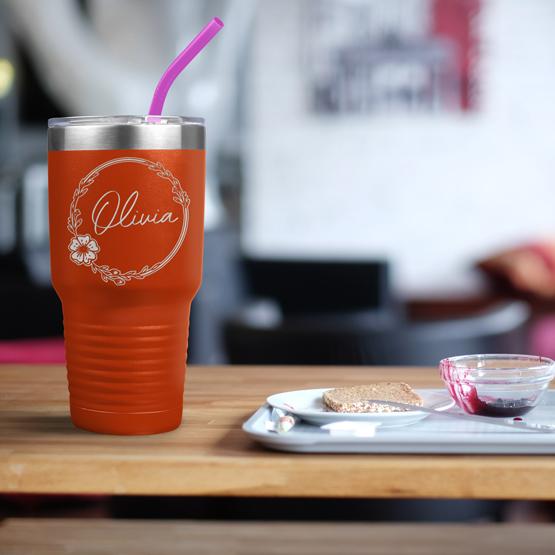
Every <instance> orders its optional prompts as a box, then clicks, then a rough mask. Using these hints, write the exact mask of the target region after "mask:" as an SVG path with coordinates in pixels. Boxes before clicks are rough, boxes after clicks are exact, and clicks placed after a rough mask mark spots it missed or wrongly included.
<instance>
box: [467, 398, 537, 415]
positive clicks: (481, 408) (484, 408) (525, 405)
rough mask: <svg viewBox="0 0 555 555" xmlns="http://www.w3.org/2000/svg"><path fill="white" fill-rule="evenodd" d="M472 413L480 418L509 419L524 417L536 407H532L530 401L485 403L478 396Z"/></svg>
mask: <svg viewBox="0 0 555 555" xmlns="http://www.w3.org/2000/svg"><path fill="white" fill-rule="evenodd" d="M471 406H472V412H473V414H478V415H480V416H497V417H502V418H509V417H514V416H522V415H523V414H526V413H528V412H530V411H531V410H532V409H533V408H534V407H533V406H531V405H530V400H529V399H509V400H503V399H495V400H491V401H489V400H488V401H484V400H482V399H480V398H479V397H478V396H476V397H475V398H474V399H473V400H472V405H471Z"/></svg>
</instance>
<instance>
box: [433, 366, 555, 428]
mask: <svg viewBox="0 0 555 555" xmlns="http://www.w3.org/2000/svg"><path fill="white" fill-rule="evenodd" d="M439 371H440V374H441V378H442V379H443V381H444V382H445V385H446V386H447V389H448V390H449V393H450V394H451V396H452V397H453V399H454V400H455V402H456V403H457V405H458V406H459V407H461V408H462V409H463V410H464V411H465V412H467V413H469V414H480V415H483V416H499V417H505V418H507V417H514V416H522V415H523V414H526V413H527V412H529V411H531V410H532V409H533V408H534V407H535V406H536V405H537V404H538V403H539V401H540V399H541V397H542V395H543V393H544V392H545V390H546V389H547V387H548V386H549V382H550V381H551V380H552V379H553V377H554V376H555V362H554V361H552V360H551V359H550V358H546V357H538V356H530V355H464V356H457V357H451V358H445V359H443V360H442V361H441V362H440V363H439Z"/></svg>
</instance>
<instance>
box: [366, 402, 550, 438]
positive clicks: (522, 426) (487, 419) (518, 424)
mask: <svg viewBox="0 0 555 555" xmlns="http://www.w3.org/2000/svg"><path fill="white" fill-rule="evenodd" d="M367 402H368V403H376V404H380V405H388V406H390V407H395V408H398V409H405V410H415V411H420V412H425V413H427V414H436V415H437V416H445V417H446V418H456V419H457V420H468V421H469V422H484V423H486V424H493V425H494V426H503V427H505V428H512V429H513V430H514V429H515V428H516V429H519V430H528V431H530V432H540V433H553V432H555V425H551V424H535V423H532V422H524V421H521V420H502V419H500V418H495V417H491V416H479V415H477V414H466V413H460V412H447V411H441V410H436V409H429V408H426V407H420V406H418V405H411V404H409V403H397V402H396V401H384V400H383V399H369V400H368V401H367Z"/></svg>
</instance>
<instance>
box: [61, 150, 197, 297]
mask: <svg viewBox="0 0 555 555" xmlns="http://www.w3.org/2000/svg"><path fill="white" fill-rule="evenodd" d="M129 163H131V164H141V165H143V166H146V167H147V168H148V169H149V170H150V171H152V172H154V173H155V174H156V175H157V176H158V177H160V178H161V179H165V180H166V181H168V182H169V183H170V184H171V192H172V198H173V201H174V202H175V203H177V204H179V205H180V206H181V209H182V212H183V225H182V227H181V233H180V234H179V237H178V239H177V241H176V243H175V245H174V246H173V248H172V250H171V251H170V252H169V254H168V255H167V256H166V257H165V258H164V259H163V260H160V261H159V262H156V263H155V264H152V265H145V266H143V267H142V268H141V269H140V270H129V271H127V272H123V271H121V270H120V269H118V268H113V267H110V266H109V265H107V264H99V263H98V261H97V258H98V253H99V252H100V250H101V249H100V245H99V244H98V241H97V240H96V239H92V238H91V236H90V235H89V234H88V233H87V234H84V235H80V234H79V227H80V226H81V224H82V223H83V218H82V214H81V210H80V209H79V208H78V206H77V205H78V202H79V199H80V198H82V197H84V196H85V195H86V194H87V192H88V191H89V187H90V186H91V185H92V184H93V183H94V182H95V180H96V178H97V177H98V176H99V175H100V173H101V172H102V171H103V170H105V169H106V168H108V167H110V166H114V165H116V164H129ZM189 204H190V199H189V197H188V195H187V193H186V192H185V191H184V190H183V189H182V188H181V184H180V183H179V180H178V179H177V178H176V177H175V176H174V175H173V174H172V173H171V172H170V171H169V170H167V169H166V168H165V167H164V166H163V165H162V164H161V163H160V162H151V161H149V160H145V159H143V158H132V157H127V158H114V159H113V160H109V161H108V162H104V163H103V164H100V165H99V166H97V167H96V168H94V169H93V170H91V171H90V172H89V173H88V174H87V175H86V176H85V177H83V179H81V181H79V184H78V185H77V188H76V189H75V191H74V192H73V199H72V201H71V204H70V207H69V218H68V219H67V229H68V230H69V232H70V233H71V236H72V237H71V240H70V242H69V245H68V249H69V251H70V254H69V258H70V260H71V261H72V262H73V263H74V264H77V265H78V266H81V265H83V266H88V267H89V268H90V269H91V270H92V272H93V274H99V275H100V277H101V278H102V281H104V282H105V283H108V282H112V283H114V284H115V285H118V286H122V285H125V284H126V283H128V282H129V281H131V280H132V279H144V278H146V277H148V276H150V275H152V274H154V273H156V272H157V271H158V270H160V269H162V268H163V267H164V266H165V265H166V264H168V263H169V262H170V260H171V259H172V258H173V257H174V256H175V255H176V253H177V251H178V250H179V248H180V247H181V245H182V243H183V241H184V239H185V235H187V227H188V225H189Z"/></svg>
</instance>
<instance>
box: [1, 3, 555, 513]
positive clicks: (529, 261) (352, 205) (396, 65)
mask: <svg viewBox="0 0 555 555" xmlns="http://www.w3.org/2000/svg"><path fill="white" fill-rule="evenodd" d="M215 14H218V15H220V16H221V18H222V19H223V20H224V21H225V22H226V27H225V29H224V31H223V32H222V33H221V35H220V36H219V37H218V40H217V41H214V43H213V44H212V45H210V47H209V48H208V49H207V50H206V51H205V53H203V55H202V56H201V57H200V58H199V59H198V60H196V61H195V62H194V63H193V64H192V65H191V67H190V68H189V69H188V70H187V71H186V72H185V73H184V74H183V75H182V76H181V77H180V78H179V79H178V80H177V82H176V83H175V86H174V87H173V88H172V91H171V93H170V95H169V98H168V101H167V104H166V113H167V114H176V115H188V116H203V117H205V118H206V123H207V130H208V183H207V196H206V206H207V210H206V222H205V229H206V245H205V249H206V250H205V262H204V274H205V275H204V284H203V288H202V290H201V292H200V293H199V295H198V297H197V298H196V300H195V303H194V307H193V313H192V320H191V338H190V353H189V360H190V362H193V363H203V364H217V363H228V362H230V363H252V364H262V363H264V364H296V363H303V364H380V365H394V364H405V365H419V364H425V365H435V364H436V363H437V361H438V360H439V359H440V358H442V357H443V356H447V355H455V354H463V353H471V352H533V353H535V354H540V355H546V356H554V355H555V302H554V300H555V223H554V221H553V206H555V187H554V186H553V184H554V182H555V156H553V152H552V150H553V147H552V133H553V129H554V124H555V103H553V101H552V96H553V91H554V90H555V34H554V33H553V29H554V28H555V3H554V2H552V1H551V0H529V1H527V2H522V1H520V0H281V1H280V2H272V1H270V0H202V1H201V0H162V1H155V0H49V1H48V2H45V1H42V0H0V285H1V287H0V303H1V306H2V308H3V310H2V315H3V318H1V319H0V361H2V362H63V360H64V354H63V341H62V339H61V338H62V318H61V309H60V305H59V302H58V300H57V297H56V295H55V293H54V292H53V290H52V288H51V286H50V275H49V253H48V215H47V170H46V120H47V118H49V117H58V116H70V115H101V114H137V115H140V114H144V113H145V111H146V110H147V108H148V104H149V101H150V98H151V94H152V91H153V88H154V86H155V84H156V82H157V80H158V78H159V76H160V74H161V72H162V71H163V69H164V68H165V67H166V65H167V63H168V61H169V60H171V59H172V58H173V57H174V56H175V55H176V54H177V53H178V52H179V51H180V50H181V49H182V48H183V47H184V46H185V45H186V44H187V43H188V41H189V40H190V38H191V37H192V36H193V35H194V34H195V33H196V31H197V30H198V29H199V28H200V27H201V26H202V24H204V23H205V22H206V21H208V20H209V19H210V18H211V17H212V16H213V15H215ZM271 502H272V503H273V505H272V506H273V507H277V505H276V504H275V502H274V501H273V500H272V501H271ZM31 503H32V500H31ZM63 503H65V501H64V502H63ZM75 503H79V501H75ZM114 503H117V501H114ZM153 503H154V505H153ZM176 503H177V502H176ZM198 503H201V502H197V504H194V503H193V505H192V507H193V508H192V509H191V508H190V509H186V508H185V509H184V508H183V505H182V504H181V505H179V507H180V508H179V509H175V507H174V506H173V505H172V504H171V503H170V502H169V501H168V500H164V501H163V502H160V506H156V505H155V501H153V500H152V499H150V500H148V501H147V500H145V501H144V504H145V505H148V506H149V507H150V508H151V512H152V510H154V512H155V513H156V514H158V515H160V514H169V515H175V514H181V515H187V514H189V513H187V510H189V511H190V513H191V514H195V515H197V516H198V515H199V514H201V515H204V516H206V515H212V516H214V515H216V516H217V515H218V514H219V515H220V517H221V516H222V515H223V516H227V517H229V515H230V514H233V513H234V511H236V509H237V507H236V505H234V504H233V503H232V504H231V506H228V507H227V508H225V507H224V508H223V509H222V507H223V506H224V505H222V503H224V502H223V501H221V500H220V505H218V507H219V509H217V510H216V509H214V507H215V505H214V504H207V505H206V507H205V509H206V511H205V512H206V514H204V513H202V511H201V513H199V504H198ZM206 503H208V502H206ZM260 503H261V501H256V502H254V501H253V503H252V505H248V504H247V505H243V506H242V510H243V515H245V514H246V515H251V516H250V517H251V518H255V517H256V514H258V513H257V511H258V508H259V506H260ZM407 503H408V502H407ZM418 503H419V502H417V505H415V506H414V507H412V509H411V511H412V512H411V511H410V510H409V512H411V514H412V515H413V517H414V515H415V514H418V513H419V512H422V511H421V509H420V507H421V505H418ZM124 505H125V503H124ZM14 506H16V507H17V506H19V505H14ZM64 506H65V505H64ZM131 506H132V507H140V506H141V505H140V504H139V501H138V500H137V499H135V500H134V501H133V504H132V505H131V504H128V506H127V507H126V509H125V510H124V511H123V513H122V514H125V515H129V514H130V512H129V511H130V510H131V509H130V507H131ZM404 506H405V507H407V506H409V505H407V504H405V505H404ZM26 507H27V509H26V510H29V506H28V505H26ZM152 507H154V509H152ZM172 507H174V509H172ZM249 507H250V508H249ZM349 507H350V509H349V508H347V509H348V510H347V509H345V507H343V508H341V507H340V509H341V510H338V511H336V514H335V516H336V517H337V514H339V513H342V514H344V515H347V516H345V518H348V515H349V514H360V511H359V509H357V507H354V508H353V506H351V505H349ZM365 507H366V509H365V511H369V509H368V505H365ZM380 507H381V508H380V509H379V510H380V511H381V514H382V517H384V518H387V514H389V513H387V511H386V512H383V511H384V505H383V504H382V505H381V506H380ZM433 507H436V506H435V505H433V506H432V505H430V506H429V507H428V509H427V511H428V512H426V511H423V512H422V514H428V515H429V514H430V513H429V511H432V512H433V511H434V510H436V514H435V518H439V519H441V518H442V515H445V514H447V513H446V512H445V511H443V509H442V510H440V511H439V512H437V511H438V510H437V509H434V508H433ZM454 507H455V506H453V507H451V509H450V510H449V511H448V513H449V514H450V518H455V519H456V518H461V519H462V518H464V515H469V514H471V515H473V516H474V517H476V518H481V517H482V516H483V515H488V518H490V517H491V515H492V514H496V515H497V516H499V510H500V509H499V505H495V506H494V507H493V508H492V506H491V505H488V504H485V505H484V504H478V505H476V506H472V507H470V508H468V505H457V507H462V508H461V511H462V513H460V514H459V513H457V511H458V510H459V509H456V508H454ZM467 509H468V511H467ZM11 510H12V512H13V511H14V510H16V509H13V508H12V509H11ZM17 510H19V509H17ZM76 510H77V511H78V509H76ZM87 510H88V509H87ZM93 510H102V511H104V510H105V508H102V509H93ZM113 510H114V514H116V515H117V514H119V513H118V510H119V509H118V507H116V508H115V509H113ZM137 510H138V511H139V512H140V508H139V509H137ZM172 510H174V512H172ZM218 510H219V511H220V512H219V513H218V512H217V511H218ZM276 510H277V509H276ZM322 510H323V509H322ZM349 510H352V511H353V512H352V513H349ZM395 510H396V511H397V512H396V513H395V515H396V516H395V518H397V519H399V518H400V516H399V513H398V510H399V507H398V506H396V509H395ZM511 510H512V509H511ZM125 511H127V512H125ZM164 511H166V512H164ZM176 511H177V512H176ZM179 511H181V512H179ZM215 511H216V512H215ZM226 511H227V512H226ZM249 511H250V512H249ZM357 511H358V513H357ZM465 511H467V512H465ZM473 511H474V512H473ZM492 511H493V512H492ZM496 511H497V512H496ZM309 512H310V511H309ZM370 513H371V511H370ZM440 513H441V514H440ZM311 514H314V516H315V517H319V518H325V514H323V513H322V514H320V513H319V512H318V507H316V505H315V507H314V511H313V512H312V513H311ZM384 515H385V516H384ZM457 515H458V516H457ZM461 515H463V516H461ZM289 516H290V515H289Z"/></svg>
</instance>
